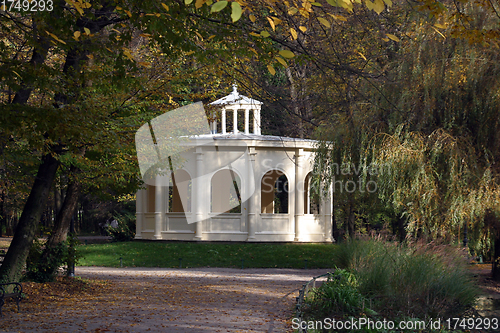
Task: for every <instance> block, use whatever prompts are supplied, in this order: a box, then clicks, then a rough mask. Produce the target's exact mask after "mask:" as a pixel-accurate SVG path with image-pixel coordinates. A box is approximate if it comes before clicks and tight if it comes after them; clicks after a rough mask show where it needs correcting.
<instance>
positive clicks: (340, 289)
mask: <svg viewBox="0 0 500 333" xmlns="http://www.w3.org/2000/svg"><path fill="white" fill-rule="evenodd" d="M358 287H359V283H358V281H357V278H356V276H355V275H354V274H352V273H350V272H348V271H347V270H345V269H337V270H336V271H335V272H334V273H331V274H330V275H329V276H328V279H327V281H326V282H325V283H323V284H322V285H321V286H320V287H319V288H315V289H312V290H311V292H310V293H309V294H308V295H307V299H306V303H307V304H309V306H310V308H309V309H308V311H309V313H314V314H315V316H317V317H318V316H319V317H332V316H334V317H342V316H345V315H348V316H359V315H362V314H363V313H365V312H366V311H367V308H366V305H367V304H368V300H367V299H366V298H365V297H364V296H363V295H362V294H361V293H360V291H359V288H358ZM368 311H371V310H369V309H368Z"/></svg>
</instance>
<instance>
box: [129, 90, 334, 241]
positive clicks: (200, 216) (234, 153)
mask: <svg viewBox="0 0 500 333" xmlns="http://www.w3.org/2000/svg"><path fill="white" fill-rule="evenodd" d="M200 105H201V103H200ZM211 105H213V106H214V107H217V109H218V110H219V111H218V112H220V118H221V119H220V120H221V121H220V124H219V123H218V122H217V120H216V117H214V118H213V119H211V120H209V121H208V122H207V121H205V122H204V123H205V124H206V125H207V126H208V127H207V128H208V129H207V131H208V133H204V134H201V135H189V136H187V137H186V138H185V140H184V141H183V142H182V143H180V145H181V146H183V149H181V150H179V153H178V155H179V156H180V157H179V158H178V159H176V160H177V162H176V163H174V164H175V165H173V164H172V162H171V160H169V161H170V164H169V168H163V169H162V170H163V172H162V173H161V174H158V175H156V176H154V177H153V178H152V179H153V180H152V181H149V182H147V181H146V185H145V187H144V188H143V189H140V190H139V191H138V192H137V197H136V198H137V201H136V215H137V223H136V235H135V238H136V239H150V240H184V241H235V242H331V241H332V201H331V197H332V196H331V191H329V192H330V193H329V194H328V195H322V196H313V195H311V192H312V191H311V175H312V162H313V158H314V150H315V146H316V142H315V141H314V140H306V139H295V138H287V137H278V136H269V135H262V134H261V127H260V124H261V122H260V120H261V117H260V111H261V106H262V103H261V102H259V101H256V100H254V99H251V98H248V97H246V96H243V95H240V94H239V93H238V91H237V89H236V87H234V88H233V92H232V93H231V94H230V95H228V96H226V97H224V98H221V99H219V100H217V101H215V102H213V103H211ZM201 108H202V106H201ZM166 114H169V113H168V112H167V113H166ZM166 114H165V115H166ZM205 119H206V118H205ZM157 140H158V137H157ZM136 142H137V136H136ZM155 144H156V143H155ZM138 156H139V153H138ZM167 165H168V164H167ZM318 197H319V199H314V198H318Z"/></svg>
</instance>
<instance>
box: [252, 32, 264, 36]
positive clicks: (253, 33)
mask: <svg viewBox="0 0 500 333" xmlns="http://www.w3.org/2000/svg"><path fill="white" fill-rule="evenodd" d="M249 35H250V36H254V37H261V35H259V34H256V33H255V32H251V33H249Z"/></svg>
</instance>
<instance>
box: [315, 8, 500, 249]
mask: <svg viewBox="0 0 500 333" xmlns="http://www.w3.org/2000/svg"><path fill="white" fill-rule="evenodd" d="M464 10H468V9H467V8H464ZM474 14H475V13H471V17H475V19H476V22H474V24H475V25H476V26H477V27H478V28H480V27H481V26H484V25H487V24H489V23H488V22H489V18H488V16H487V15H485V14H484V13H480V12H478V13H477V15H476V16H474ZM453 19H454V18H451V17H450V18H449V20H450V25H451V24H452V23H453ZM426 24H427V23H424V22H418V21H414V22H413V23H412V24H410V25H408V26H407V27H406V31H404V32H403V34H402V35H403V36H404V37H403V38H401V41H400V42H399V43H398V45H397V52H396V53H392V55H391V56H392V58H391V59H388V58H387V59H385V60H387V62H386V68H387V75H386V76H385V78H384V80H383V81H380V82H377V89H374V88H373V87H374V84H373V82H371V83H370V84H366V85H360V86H359V89H360V91H362V93H363V95H364V96H368V97H369V101H366V99H365V100H362V101H361V100H357V101H354V102H353V105H351V108H352V109H353V110H355V112H353V113H352V118H351V119H349V120H348V121H347V120H346V121H345V122H343V123H339V122H337V123H333V124H332V126H331V127H330V128H329V129H328V131H329V135H325V134H323V133H322V134H321V136H322V137H325V138H328V139H329V140H330V141H329V142H327V140H325V142H324V143H323V144H322V145H320V148H319V152H320V153H319V154H318V158H317V160H316V169H317V172H318V173H320V174H322V178H323V179H324V180H326V181H330V182H331V181H332V179H333V177H334V176H335V175H334V172H333V171H334V170H333V168H332V166H334V165H335V164H336V163H343V162H344V161H349V159H353V158H354V160H355V162H356V163H358V165H359V167H360V168H361V169H362V171H361V175H362V178H363V181H365V182H367V181H370V180H371V181H376V183H377V185H378V188H377V192H376V193H375V194H373V196H375V197H376V200H378V201H372V202H378V203H379V204H380V205H379V206H377V207H375V209H382V208H383V207H389V208H390V209H392V210H393V212H394V214H395V216H403V217H404V218H405V221H406V225H405V226H406V231H407V232H408V233H409V234H410V235H411V236H413V237H421V236H426V237H430V238H438V237H444V238H446V239H449V240H455V241H456V240H458V239H461V237H463V231H464V230H463V229H464V228H465V227H467V228H468V238H469V240H470V245H471V248H472V249H474V250H477V251H486V250H487V249H489V248H490V246H491V242H492V240H493V238H499V237H500V226H499V225H498V220H499V219H498V217H499V216H500V205H499V204H500V202H499V200H500V181H499V174H500V167H499V162H500V54H499V53H498V51H497V50H496V49H494V48H490V47H487V46H485V45H477V44H471V43H469V41H466V40H462V39H460V38H459V36H458V37H457V36H455V38H450V36H448V35H446V31H444V30H443V31H441V32H437V31H436V29H435V28H434V27H432V26H430V25H428V24H427V25H426ZM391 43H392V42H391ZM349 123H352V124H355V125H354V126H349ZM373 123H377V126H373V125H372V124H373ZM380 124H382V125H380ZM323 130H324V129H323ZM335 133H337V134H335ZM345 138H357V140H351V141H350V142H351V143H352V144H350V145H348V147H346V146H345V144H344V143H345V142H346V141H345ZM353 152H355V153H354V155H350V154H353ZM353 156H354V157H353ZM374 169H375V170H383V172H378V173H375V174H374V173H370V170H374ZM351 199H354V200H355V201H356V204H357V205H363V204H365V202H366V197H363V196H360V195H354V196H352V197H351Z"/></svg>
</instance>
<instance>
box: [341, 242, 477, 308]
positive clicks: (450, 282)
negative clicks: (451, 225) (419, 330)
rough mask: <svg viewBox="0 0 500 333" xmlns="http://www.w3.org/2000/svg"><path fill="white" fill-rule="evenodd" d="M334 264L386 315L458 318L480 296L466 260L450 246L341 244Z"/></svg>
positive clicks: (376, 243)
mask: <svg viewBox="0 0 500 333" xmlns="http://www.w3.org/2000/svg"><path fill="white" fill-rule="evenodd" d="M335 261H336V264H337V265H338V266H339V267H341V268H345V269H347V270H349V271H350V272H352V273H353V274H354V275H355V276H356V277H357V280H358V283H359V287H358V288H359V291H360V293H361V294H362V295H363V296H365V297H367V298H369V299H371V300H373V302H374V304H375V306H374V308H375V310H377V311H378V312H380V313H383V314H384V315H386V316H391V317H394V316H397V317H401V316H410V317H417V318H428V317H432V318H436V317H446V316H450V315H457V314H460V313H462V312H463V311H465V310H467V309H469V308H470V307H471V306H472V305H473V304H474V301H475V299H476V297H477V295H478V290H477V288H476V287H475V285H474V283H473V281H472V277H471V275H470V273H469V271H468V269H467V262H466V260H465V256H464V255H463V253H462V252H461V249H459V248H457V247H455V246H451V245H432V244H420V243H418V244H407V245H401V244H399V243H392V242H383V241H376V240H368V241H361V240H354V241H350V242H346V243H344V244H341V245H340V246H339V248H338V251H337V252H336V258H335ZM377 304H378V305H377Z"/></svg>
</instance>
